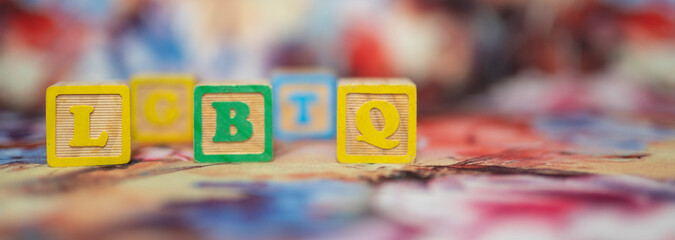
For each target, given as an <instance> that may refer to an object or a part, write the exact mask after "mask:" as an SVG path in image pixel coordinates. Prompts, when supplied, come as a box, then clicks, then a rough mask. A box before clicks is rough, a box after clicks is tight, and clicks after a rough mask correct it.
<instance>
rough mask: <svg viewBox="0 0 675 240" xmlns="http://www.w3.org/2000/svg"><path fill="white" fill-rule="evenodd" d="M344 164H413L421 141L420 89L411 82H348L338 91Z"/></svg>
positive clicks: (339, 148) (340, 150) (339, 141)
mask: <svg viewBox="0 0 675 240" xmlns="http://www.w3.org/2000/svg"><path fill="white" fill-rule="evenodd" d="M337 92H338V93H337V158H338V161H339V162H342V163H410V162H413V161H414V160H415V155H416V147H417V144H416V141H417V89H416V87H415V84H414V83H413V82H412V81H410V80H408V79H378V78H355V79H344V80H341V81H340V82H339V84H338V90H337Z"/></svg>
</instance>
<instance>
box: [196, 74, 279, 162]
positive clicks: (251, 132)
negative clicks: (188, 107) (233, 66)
mask: <svg viewBox="0 0 675 240" xmlns="http://www.w3.org/2000/svg"><path fill="white" fill-rule="evenodd" d="M194 110H195V114H194V122H195V125H194V133H195V136H194V150H195V160H196V161H197V162H261V161H271V160H272V87H271V86H270V85H269V84H268V83H207V84H199V85H197V87H195V93H194Z"/></svg>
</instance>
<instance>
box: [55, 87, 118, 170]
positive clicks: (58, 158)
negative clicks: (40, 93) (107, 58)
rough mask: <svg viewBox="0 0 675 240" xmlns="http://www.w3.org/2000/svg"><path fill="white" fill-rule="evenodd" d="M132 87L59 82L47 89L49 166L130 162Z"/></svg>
mask: <svg viewBox="0 0 675 240" xmlns="http://www.w3.org/2000/svg"><path fill="white" fill-rule="evenodd" d="M129 105H130V104H129V87H127V85H122V84H119V83H110V84H98V85H96V84H95V83H87V82H70V83H68V82H67V83H59V84H56V85H53V86H51V87H49V88H48V89H47V94H46V126H47V134H46V135H47V163H48V164H49V166H52V167H67V166H91V165H113V164H124V163H128V162H129V160H130V157H131V156H130V155H131V149H130V145H131V144H130V142H131V138H130V112H131V111H130V109H129V108H130V106H129Z"/></svg>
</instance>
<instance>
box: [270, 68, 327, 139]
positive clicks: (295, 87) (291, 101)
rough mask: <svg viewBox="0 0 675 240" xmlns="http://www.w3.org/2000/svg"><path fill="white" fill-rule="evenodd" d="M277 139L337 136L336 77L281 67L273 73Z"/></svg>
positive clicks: (321, 72) (319, 71)
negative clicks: (281, 68) (282, 68)
mask: <svg viewBox="0 0 675 240" xmlns="http://www.w3.org/2000/svg"><path fill="white" fill-rule="evenodd" d="M272 91H273V92H274V94H273V96H274V101H273V104H274V138H275V139H279V140H282V141H295V140H303V139H329V138H334V137H335V118H336V116H335V115H336V105H335V104H336V78H335V76H334V75H333V74H332V73H330V72H328V71H323V70H280V71H276V72H275V73H274V74H273V76H272Z"/></svg>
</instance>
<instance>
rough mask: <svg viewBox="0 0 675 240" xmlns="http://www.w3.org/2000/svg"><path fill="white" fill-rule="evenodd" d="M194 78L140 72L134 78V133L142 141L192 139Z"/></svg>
mask: <svg viewBox="0 0 675 240" xmlns="http://www.w3.org/2000/svg"><path fill="white" fill-rule="evenodd" d="M194 86H195V79H194V78H193V77H192V76H189V75H139V76H134V77H133V78H132V80H131V113H132V125H131V136H132V138H133V139H134V141H137V142H140V143H172V142H189V141H192V131H193V129H192V128H193V127H192V120H193V119H194V117H193V112H192V107H193V103H192V101H193V96H192V94H193V93H194Z"/></svg>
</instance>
